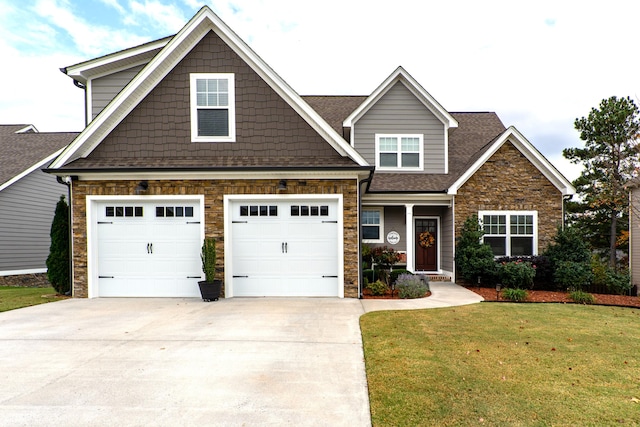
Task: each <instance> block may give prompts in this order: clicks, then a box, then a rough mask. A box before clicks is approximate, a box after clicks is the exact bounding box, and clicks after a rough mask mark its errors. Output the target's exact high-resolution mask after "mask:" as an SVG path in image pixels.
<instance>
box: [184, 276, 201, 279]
mask: <svg viewBox="0 0 640 427" xmlns="http://www.w3.org/2000/svg"><path fill="white" fill-rule="evenodd" d="M200 278H202V276H187V279H200Z"/></svg>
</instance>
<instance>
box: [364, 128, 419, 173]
mask: <svg viewBox="0 0 640 427" xmlns="http://www.w3.org/2000/svg"><path fill="white" fill-rule="evenodd" d="M375 138H376V144H375V145H376V150H375V156H376V169H377V170H389V171H422V170H424V135H423V134H400V133H398V134H388V133H377V134H376V135H375ZM381 138H397V139H398V150H397V151H395V153H396V154H397V155H398V157H397V163H396V166H395V167H390V166H381V165H380V154H381V153H384V152H390V151H382V150H381V149H380V139H381ZM402 138H418V145H419V151H418V156H419V159H418V162H419V164H418V167H402ZM409 153H415V151H410V152H409Z"/></svg>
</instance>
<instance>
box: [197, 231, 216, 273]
mask: <svg viewBox="0 0 640 427" xmlns="http://www.w3.org/2000/svg"><path fill="white" fill-rule="evenodd" d="M200 260H201V261H202V271H203V272H204V280H205V281H207V282H213V280H214V279H215V277H216V239H214V238H212V237H205V239H204V242H202V249H201V251H200Z"/></svg>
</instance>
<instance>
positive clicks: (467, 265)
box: [455, 215, 496, 283]
mask: <svg viewBox="0 0 640 427" xmlns="http://www.w3.org/2000/svg"><path fill="white" fill-rule="evenodd" d="M483 235H484V231H483V230H482V227H481V226H480V223H479V222H478V217H477V216H475V215H472V216H470V217H469V218H467V219H466V220H465V222H464V225H463V226H462V231H461V234H460V237H459V238H458V243H457V245H456V256H455V260H456V267H457V268H458V270H459V272H460V276H461V277H462V278H463V279H464V280H466V281H467V282H470V283H478V278H481V280H482V282H484V283H493V281H494V279H495V273H496V263H495V261H494V259H493V251H492V250H491V247H490V246H489V245H487V244H485V243H482V242H481V239H482V236H483Z"/></svg>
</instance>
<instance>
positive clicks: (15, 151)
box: [0, 125, 78, 185]
mask: <svg viewBox="0 0 640 427" xmlns="http://www.w3.org/2000/svg"><path fill="white" fill-rule="evenodd" d="M28 126H29V125H0V185H3V184H5V183H6V182H8V181H10V180H11V179H13V178H14V177H15V176H17V175H20V174H21V173H23V172H24V171H26V170H28V169H29V168H31V167H32V166H35V165H37V164H38V163H40V162H42V161H43V160H44V159H46V158H47V157H49V156H51V155H52V154H53V153H55V152H56V151H58V150H60V149H61V148H64V147H66V146H67V145H68V144H69V143H71V141H73V140H74V139H75V137H76V136H77V135H78V133H77V132H40V133H38V132H27V133H16V132H17V131H19V130H21V129H24V128H26V127H28Z"/></svg>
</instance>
